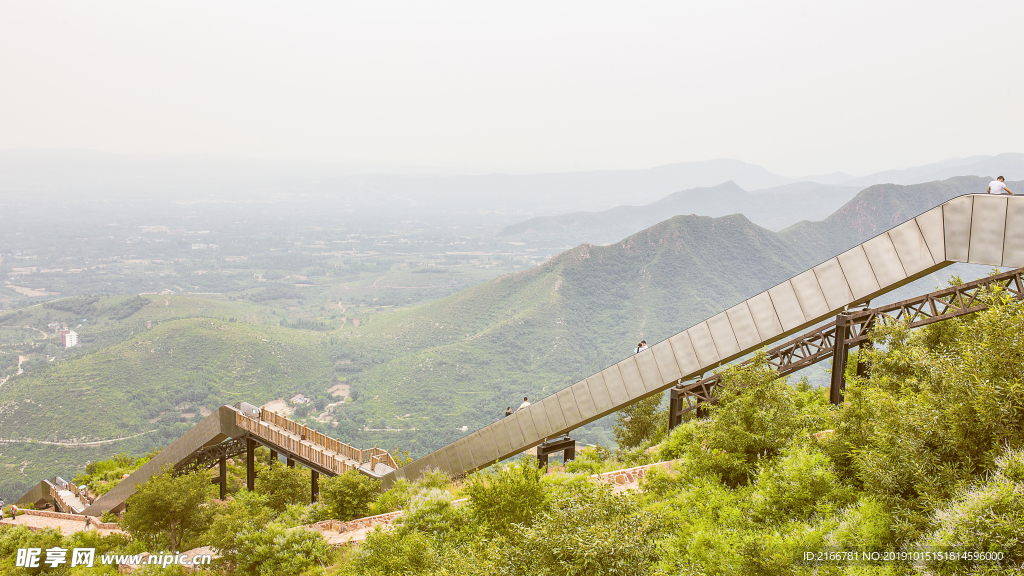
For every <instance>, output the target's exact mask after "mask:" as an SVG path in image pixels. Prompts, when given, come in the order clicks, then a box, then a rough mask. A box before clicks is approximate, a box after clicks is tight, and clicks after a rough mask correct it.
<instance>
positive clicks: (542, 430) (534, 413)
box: [525, 398, 551, 440]
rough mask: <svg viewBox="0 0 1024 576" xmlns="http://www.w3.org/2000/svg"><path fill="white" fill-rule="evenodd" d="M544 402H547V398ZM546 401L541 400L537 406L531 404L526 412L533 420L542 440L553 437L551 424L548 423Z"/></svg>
mask: <svg viewBox="0 0 1024 576" xmlns="http://www.w3.org/2000/svg"><path fill="white" fill-rule="evenodd" d="M544 400H547V398H545V399H544ZM544 400H541V401H540V402H537V403H536V404H531V405H530V406H529V407H527V408H526V410H525V412H526V414H527V416H529V417H531V418H533V425H534V426H535V427H536V429H537V435H538V436H540V438H541V439H542V440H543V439H544V438H547V437H548V436H551V423H550V422H548V415H547V410H546V408H547V407H546V406H544Z"/></svg>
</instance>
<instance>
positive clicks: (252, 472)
mask: <svg viewBox="0 0 1024 576" xmlns="http://www.w3.org/2000/svg"><path fill="white" fill-rule="evenodd" d="M245 489H246V490H248V491H250V492H252V491H253V490H255V489H256V441H255V440H253V439H252V438H246V440H245Z"/></svg>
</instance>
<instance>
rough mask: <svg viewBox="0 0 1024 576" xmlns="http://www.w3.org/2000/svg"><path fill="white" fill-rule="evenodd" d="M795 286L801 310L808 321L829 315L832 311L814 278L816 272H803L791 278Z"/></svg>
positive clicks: (794, 289)
mask: <svg viewBox="0 0 1024 576" xmlns="http://www.w3.org/2000/svg"><path fill="white" fill-rule="evenodd" d="M789 281H790V283H792V284H793V291H794V292H796V299H797V300H798V301H799V302H800V310H802V311H803V313H804V317H805V318H807V319H808V320H810V319H812V318H817V317H818V316H822V315H825V314H828V313H829V311H830V310H831V309H830V308H829V306H828V302H826V301H825V295H824V294H822V292H821V286H819V285H818V279H817V278H816V277H815V276H814V270H813V269H812V270H807V271H805V272H801V273H800V274H797V275H796V276H794V277H792V278H790V280H789Z"/></svg>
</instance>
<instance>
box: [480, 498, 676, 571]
mask: <svg viewBox="0 0 1024 576" xmlns="http://www.w3.org/2000/svg"><path fill="white" fill-rule="evenodd" d="M587 484H588V485H589V488H588V489H587V490H586V492H584V493H576V494H570V495H568V496H567V497H565V498H564V499H563V500H561V501H559V502H557V505H553V506H550V507H548V508H547V509H546V510H544V511H543V512H541V513H540V514H539V515H538V517H537V518H536V519H535V520H534V522H533V524H532V525H531V526H528V527H527V526H524V525H515V527H514V530H513V532H512V536H511V539H512V541H514V542H515V543H516V545H515V546H514V547H507V548H505V550H504V551H503V553H504V555H503V558H502V561H501V565H500V568H501V571H502V572H503V573H506V574H514V575H519V574H522V575H530V576H536V575H555V574H558V575H562V574H588V575H600V574H609V575H611V574H614V575H616V576H640V575H644V574H653V573H654V570H655V564H656V562H657V561H658V559H659V554H658V547H657V544H656V540H657V539H658V537H659V536H660V535H661V533H662V531H663V524H662V522H661V519H660V518H659V517H658V516H657V515H655V514H653V513H651V512H649V511H647V510H644V509H643V508H642V507H641V506H640V505H639V503H638V502H637V500H636V499H635V498H633V497H631V496H627V495H623V494H613V493H612V490H611V487H609V486H607V485H605V484H596V483H593V482H588V483H587Z"/></svg>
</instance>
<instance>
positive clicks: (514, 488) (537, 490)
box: [465, 458, 544, 534]
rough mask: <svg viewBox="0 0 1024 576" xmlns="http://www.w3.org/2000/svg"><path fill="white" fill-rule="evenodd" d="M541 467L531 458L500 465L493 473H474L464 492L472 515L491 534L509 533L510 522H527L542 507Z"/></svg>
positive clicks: (524, 524) (522, 523) (512, 523)
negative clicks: (539, 468)
mask: <svg viewBox="0 0 1024 576" xmlns="http://www.w3.org/2000/svg"><path fill="white" fill-rule="evenodd" d="M540 478H541V474H540V470H538V469H537V466H536V465H535V464H534V460H533V459H532V458H520V459H519V460H517V461H515V462H512V463H509V464H506V465H504V466H501V467H499V468H498V469H497V471H496V472H495V473H494V474H474V475H472V476H470V477H469V478H468V479H467V480H466V486H465V494H466V495H467V496H468V497H469V509H470V514H471V516H472V517H473V519H474V520H475V521H476V522H477V523H478V524H479V525H480V526H482V527H483V528H484V530H486V531H487V532H488V533H491V534H508V533H509V531H510V530H512V526H513V525H516V524H521V525H523V526H529V525H530V524H531V522H532V520H533V518H534V516H535V515H536V514H537V513H539V512H540V511H541V510H542V509H543V508H544V487H543V486H542V485H541V482H540Z"/></svg>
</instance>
